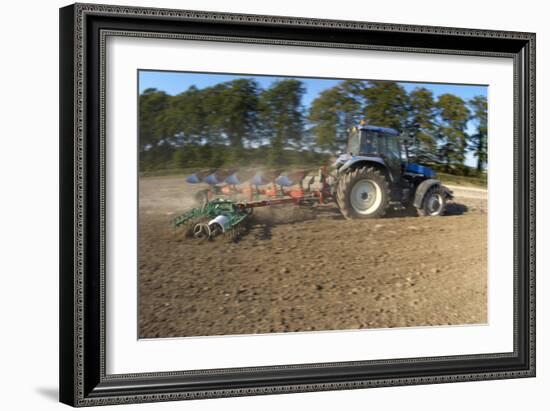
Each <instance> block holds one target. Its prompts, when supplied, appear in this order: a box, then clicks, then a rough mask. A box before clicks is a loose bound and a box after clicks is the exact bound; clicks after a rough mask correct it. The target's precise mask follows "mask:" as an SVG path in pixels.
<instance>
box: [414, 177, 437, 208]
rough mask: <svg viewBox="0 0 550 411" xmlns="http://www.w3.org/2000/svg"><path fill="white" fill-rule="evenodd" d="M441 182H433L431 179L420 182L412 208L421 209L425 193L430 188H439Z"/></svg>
mask: <svg viewBox="0 0 550 411" xmlns="http://www.w3.org/2000/svg"><path fill="white" fill-rule="evenodd" d="M440 185H441V181H439V180H435V179H433V178H429V179H427V180H424V181H422V182H421V183H420V184H419V185H418V187H416V192H415V194H414V202H413V206H415V207H416V208H421V207H422V204H423V203H424V197H425V196H426V193H427V192H428V190H429V189H430V188H432V187H433V186H440Z"/></svg>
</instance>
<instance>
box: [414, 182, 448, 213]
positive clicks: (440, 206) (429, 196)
mask: <svg viewBox="0 0 550 411" xmlns="http://www.w3.org/2000/svg"><path fill="white" fill-rule="evenodd" d="M446 202H447V196H446V194H445V191H444V190H443V189H442V188H441V186H439V185H436V186H434V187H432V188H430V189H429V190H428V192H427V193H426V195H425V196H424V201H423V202H422V207H421V208H419V209H418V214H419V215H421V216H430V217H435V216H439V215H443V213H444V212H445V205H446Z"/></svg>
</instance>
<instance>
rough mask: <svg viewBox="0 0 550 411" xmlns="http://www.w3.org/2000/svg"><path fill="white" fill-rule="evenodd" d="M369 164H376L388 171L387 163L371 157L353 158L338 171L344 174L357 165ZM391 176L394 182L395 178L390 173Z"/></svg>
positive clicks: (381, 159)
mask: <svg viewBox="0 0 550 411" xmlns="http://www.w3.org/2000/svg"><path fill="white" fill-rule="evenodd" d="M362 163H363V164H367V163H375V164H378V165H379V166H381V167H383V168H384V170H387V168H388V167H387V165H386V162H385V161H384V159H383V158H382V157H374V156H373V157H370V156H352V157H351V158H350V159H349V160H348V161H346V162H345V163H344V164H343V165H342V167H340V168H339V169H338V173H339V174H342V173H344V172H345V171H346V170H349V169H350V168H351V167H353V166H355V165H356V164H362ZM388 174H389V176H390V179H391V180H393V177H392V176H391V173H388Z"/></svg>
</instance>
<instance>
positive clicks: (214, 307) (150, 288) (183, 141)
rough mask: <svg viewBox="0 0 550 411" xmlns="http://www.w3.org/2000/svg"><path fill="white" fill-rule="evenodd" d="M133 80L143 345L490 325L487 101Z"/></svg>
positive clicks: (452, 88)
mask: <svg viewBox="0 0 550 411" xmlns="http://www.w3.org/2000/svg"><path fill="white" fill-rule="evenodd" d="M137 76H138V81H137V84H138V89H137V92H136V94H137V95H136V98H137V100H138V103H137V107H138V140H137V141H138V147H137V153H136V156H137V157H138V170H136V172H137V173H138V176H139V178H138V185H139V187H138V197H139V198H138V209H139V210H138V244H137V249H138V252H137V255H138V273H137V275H138V298H137V301H138V307H137V310H138V330H137V334H138V338H139V339H156V338H176V337H206V336H230V335H250V334H273V333H299V332H329V331H346V330H369V329H390V328H402V327H436V326H437V327H441V326H444V327H449V326H463V325H486V324H487V323H488V314H487V311H488V310H487V271H488V270H487V260H488V259H487V253H488V249H487V220H488V216H487V214H488V208H487V199H488V190H487V181H488V179H487V177H488V173H490V172H491V164H490V163H489V162H488V159H489V155H488V154H489V147H488V132H489V130H488V116H487V113H488V98H489V96H488V89H489V88H488V86H487V85H486V84H452V83H437V82H434V83H429V82H413V81H406V80H402V79H395V80H393V81H390V80H378V79H349V78H318V77H302V76H294V77H293V76H281V75H276V74H274V75H265V74H261V75H259V74H254V73H214V72H190V71H168V70H151V69H139V70H138V71H137ZM127 149H128V150H136V148H135V146H128V147H127Z"/></svg>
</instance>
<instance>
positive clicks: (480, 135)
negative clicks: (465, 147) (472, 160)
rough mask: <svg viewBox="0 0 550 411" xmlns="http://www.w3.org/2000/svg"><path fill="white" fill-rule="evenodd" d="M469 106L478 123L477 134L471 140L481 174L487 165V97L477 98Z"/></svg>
mask: <svg viewBox="0 0 550 411" xmlns="http://www.w3.org/2000/svg"><path fill="white" fill-rule="evenodd" d="M468 105H469V106H470V109H471V110H472V117H471V118H472V120H474V121H475V122H476V125H477V127H476V132H475V133H474V134H472V135H471V136H470V138H469V143H470V147H469V148H470V150H472V151H473V153H474V155H475V156H476V158H477V167H476V169H477V172H478V173H481V171H482V170H483V167H484V166H485V164H487V97H485V96H476V97H474V98H472V99H471V100H470V101H469V102H468Z"/></svg>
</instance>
